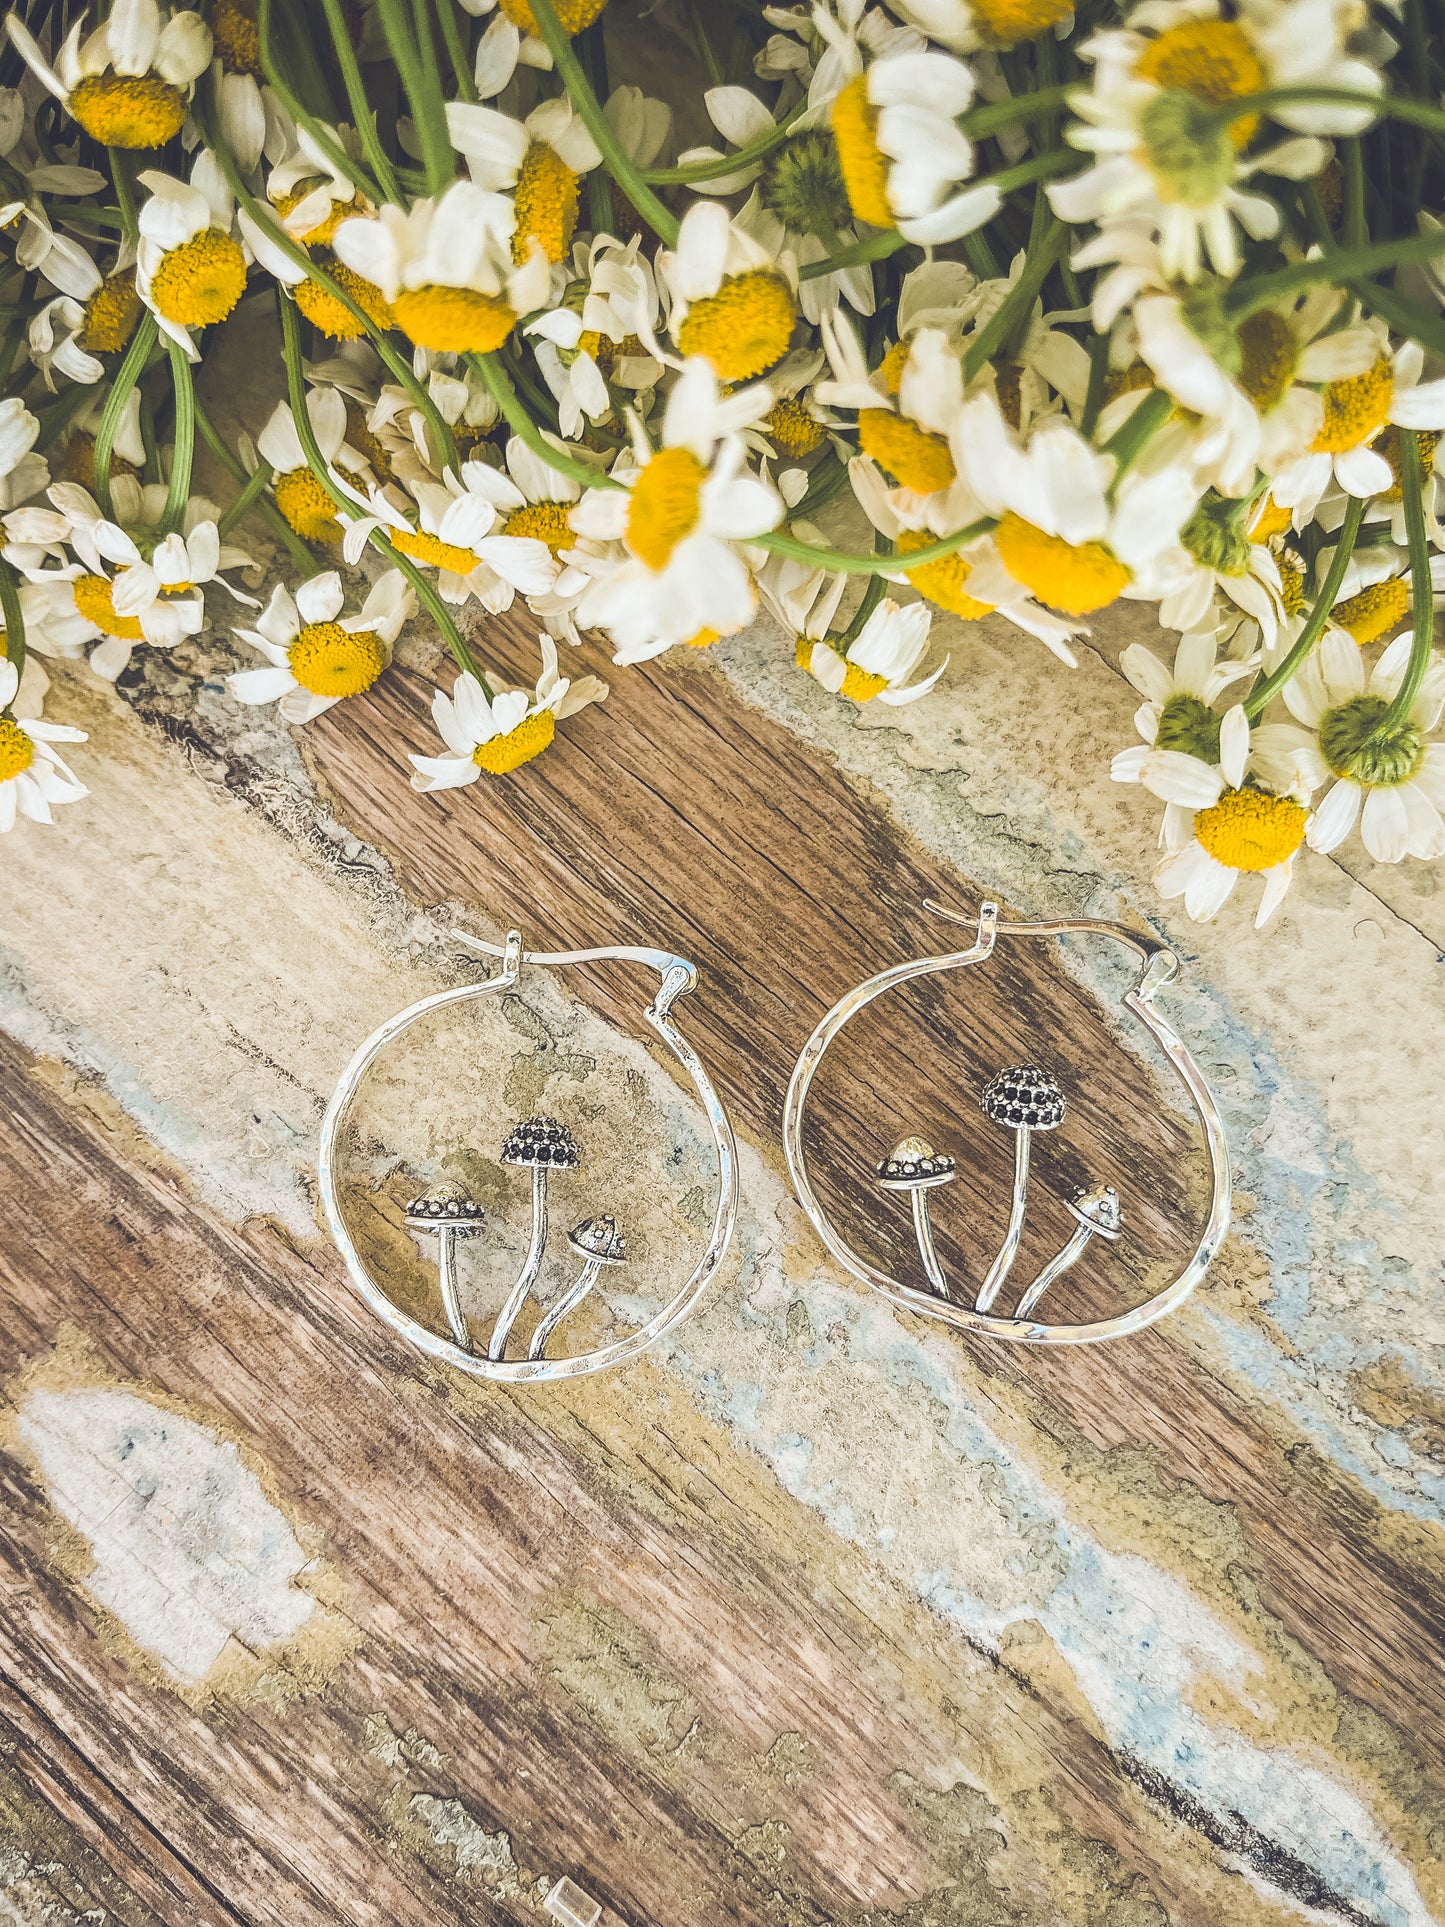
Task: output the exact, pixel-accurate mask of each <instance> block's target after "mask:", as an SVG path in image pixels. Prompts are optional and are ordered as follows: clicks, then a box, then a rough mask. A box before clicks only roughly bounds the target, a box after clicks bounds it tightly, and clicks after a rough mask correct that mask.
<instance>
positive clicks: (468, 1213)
mask: <svg viewBox="0 0 1445 1927" xmlns="http://www.w3.org/2000/svg"><path fill="white" fill-rule="evenodd" d="M486 1222H487V1214H486V1210H485V1208H484V1207H483V1206H482V1205H480V1204H478V1203H477V1201H476V1199H475V1198H473V1197H472V1196H471V1195H470V1193H469V1192H467V1191H466V1190H464V1189H463V1187H462V1186H461V1185H459V1184H436V1185H433V1186H432V1188H431V1190H430V1191H425V1192H423V1193H422V1195H421V1197H419V1198H413V1199H412V1201H411V1203H410V1204H409V1205H408V1206H407V1207H406V1223H407V1226H408V1228H409V1229H410V1230H412V1231H429V1232H432V1233H433V1234H434V1235H435V1237H436V1240H437V1272H438V1276H439V1279H440V1283H441V1294H442V1309H443V1310H444V1311H445V1312H446V1315H447V1325H448V1327H449V1328H450V1330H451V1334H452V1337H453V1338H454V1339H455V1340H456V1342H457V1344H458V1345H460V1346H461V1348H462V1350H463V1351H470V1350H471V1348H472V1335H471V1332H470V1331H469V1330H468V1329H467V1321H466V1316H465V1314H464V1313H463V1311H462V1306H461V1299H460V1298H459V1296H458V1294H457V1263H456V1251H455V1248H454V1247H455V1243H456V1240H457V1239H458V1238H475V1237H476V1236H477V1235H478V1234H479V1233H480V1232H481V1231H483V1230H485V1229H486Z"/></svg>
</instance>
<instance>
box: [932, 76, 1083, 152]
mask: <svg viewBox="0 0 1445 1927" xmlns="http://www.w3.org/2000/svg"><path fill="white" fill-rule="evenodd" d="M1071 92H1072V89H1071V88H1069V87H1043V88H1040V89H1039V91H1038V92H1037V93H1030V94H1015V95H1014V96H1012V97H1011V98H1010V99H1008V100H995V101H990V102H989V103H988V104H987V105H986V106H983V107H975V108H974V109H973V111H972V112H971V113H968V114H965V115H964V117H963V119H962V120H961V121H960V122H959V123H958V124H959V126H960V127H961V128H962V129H963V131H964V133H965V134H967V135H968V136H969V138H970V139H971V140H976V141H981V140H985V139H987V137H988V136H989V135H990V134H996V133H997V132H998V130H999V129H1000V128H1001V127H1012V126H1013V125H1014V124H1015V123H1016V122H1017V121H1021V120H1047V119H1048V118H1049V116H1050V115H1051V114H1056V113H1058V111H1059V109H1060V108H1061V107H1064V106H1067V104H1068V99H1069V95H1070V93H1071Z"/></svg>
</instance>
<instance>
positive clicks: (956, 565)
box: [898, 529, 993, 622]
mask: <svg viewBox="0 0 1445 1927" xmlns="http://www.w3.org/2000/svg"><path fill="white" fill-rule="evenodd" d="M932 541H933V537H932V536H931V535H926V534H924V533H923V532H922V531H921V530H917V529H903V530H901V531H900V533H899V536H898V547H899V549H900V550H901V551H902V552H903V553H904V554H905V555H906V554H907V553H908V551H909V550H910V549H923V548H927V547H928V545H929V544H930V543H931V542H932ZM972 573H973V570H972V567H971V566H970V564H969V563H967V562H965V561H964V559H963V557H962V556H961V555H960V554H959V553H958V551H957V549H955V550H954V552H953V554H952V555H945V556H944V557H943V558H942V559H941V560H940V561H938V562H925V563H923V564H922V565H921V566H920V567H919V568H916V569H905V570H904V574H905V575H906V576H907V577H908V580H909V581H910V582H911V583H912V584H913V586H914V588H915V589H917V591H918V593H919V594H920V595H924V596H927V597H928V600H929V601H930V602H932V603H936V604H937V606H938V607H939V608H940V609H947V611H948V612H949V614H950V615H954V616H962V617H963V619H964V621H965V622H978V621H979V620H981V618H982V617H984V616H987V615H992V613H993V604H992V603H991V602H976V601H975V600H974V598H973V597H972V596H971V595H967V594H965V593H964V587H963V585H964V583H965V582H967V580H968V578H969V576H970V575H972Z"/></svg>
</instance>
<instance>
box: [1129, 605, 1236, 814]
mask: <svg viewBox="0 0 1445 1927" xmlns="http://www.w3.org/2000/svg"><path fill="white" fill-rule="evenodd" d="M1218 654H1219V645H1218V641H1217V639H1216V637H1215V636H1214V635H1213V634H1207V633H1204V632H1198V633H1196V634H1193V635H1187V636H1183V637H1181V638H1180V642H1179V647H1178V649H1177V651H1176V652H1175V656H1174V667H1173V669H1172V670H1171V669H1168V668H1166V667H1165V665H1164V664H1163V663H1162V662H1160V660H1159V658H1158V657H1157V656H1156V655H1155V654H1154V652H1153V650H1152V649H1146V648H1144V647H1143V645H1142V644H1140V643H1132V644H1131V645H1130V646H1129V648H1127V649H1126V650H1125V651H1124V653H1123V655H1122V656H1121V657H1120V659H1119V667H1120V668H1121V669H1122V670H1123V672H1124V674H1125V675H1126V676H1127V677H1128V678H1129V681H1130V682H1131V683H1132V684H1133V685H1134V687H1135V688H1136V689H1137V690H1138V691H1139V693H1140V695H1141V696H1143V698H1144V701H1143V703H1142V704H1141V705H1140V707H1139V708H1138V709H1137V710H1136V711H1135V712H1134V727H1135V728H1136V729H1137V730H1138V732H1139V734H1140V736H1141V737H1142V738H1143V743H1142V744H1140V745H1136V746H1135V747H1134V748H1132V749H1124V750H1120V752H1119V754H1118V755H1117V756H1116V757H1115V758H1114V760H1113V763H1112V764H1111V765H1110V771H1109V773H1110V775H1111V776H1112V777H1113V779H1114V781H1115V782H1116V783H1140V784H1142V785H1143V787H1144V788H1145V789H1146V790H1148V791H1149V793H1150V794H1151V795H1152V796H1157V797H1158V798H1159V799H1160V801H1161V802H1164V803H1167V804H1169V805H1170V806H1171V808H1172V809H1174V810H1185V811H1189V812H1193V811H1195V810H1200V809H1207V808H1209V807H1210V805H1212V804H1214V803H1217V802H1218V801H1219V798H1220V795H1221V793H1222V792H1223V791H1224V790H1225V788H1226V787H1227V788H1230V789H1239V788H1240V787H1241V785H1242V784H1243V782H1244V779H1245V775H1246V772H1247V771H1248V768H1249V756H1250V728H1249V718H1248V717H1247V716H1246V715H1245V713H1244V709H1243V707H1242V706H1241V705H1240V704H1238V703H1235V704H1234V705H1233V706H1232V707H1231V708H1229V709H1228V710H1226V711H1225V712H1224V714H1223V715H1221V714H1220V713H1219V711H1218V710H1217V709H1216V708H1215V704H1216V703H1217V702H1218V700H1219V698H1220V697H1221V696H1222V695H1223V694H1224V692H1225V690H1226V689H1228V688H1229V687H1230V685H1231V684H1232V683H1235V682H1238V681H1239V680H1240V678H1241V677H1245V676H1250V677H1252V676H1253V674H1254V671H1255V666H1256V662H1255V660H1254V659H1252V660H1250V661H1248V662H1236V661H1225V662H1220V661H1219V660H1218ZM1175 827H1176V826H1174V825H1172V824H1171V823H1169V822H1167V821H1166V824H1165V832H1164V834H1165V838H1166V840H1173V839H1172V837H1171V830H1172V829H1174V828H1175Z"/></svg>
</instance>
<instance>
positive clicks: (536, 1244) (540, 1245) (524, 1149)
mask: <svg viewBox="0 0 1445 1927" xmlns="http://www.w3.org/2000/svg"><path fill="white" fill-rule="evenodd" d="M581 1162H582V1153H581V1152H580V1151H579V1150H578V1148H577V1140H576V1138H575V1137H573V1135H572V1133H571V1132H570V1131H569V1130H568V1129H567V1126H566V1125H565V1124H559V1123H558V1122H557V1120H556V1118H555V1117H529V1118H526V1119H524V1120H523V1122H522V1123H520V1124H514V1125H513V1126H512V1128H511V1130H510V1131H508V1133H507V1136H506V1141H505V1142H504V1143H503V1145H502V1163H503V1164H516V1165H520V1166H521V1167H522V1169H523V1170H524V1171H530V1172H531V1173H532V1238H531V1242H530V1244H529V1245H528V1247H527V1257H526V1262H525V1263H524V1264H523V1266H522V1269H521V1272H520V1274H519V1275H518V1278H517V1281H516V1283H515V1284H514V1285H513V1286H512V1289H511V1290H510V1291H509V1292H508V1293H507V1297H506V1302H505V1303H504V1304H503V1306H502V1309H501V1310H500V1311H499V1312H498V1313H497V1322H496V1324H495V1325H493V1327H492V1335H491V1337H490V1338H489V1339H488V1340H487V1357H488V1358H505V1357H506V1355H507V1339H508V1337H509V1335H510V1333H511V1330H512V1327H513V1325H514V1324H515V1323H516V1322H517V1314H518V1312H520V1311H521V1309H522V1307H523V1305H524V1304H525V1303H526V1302H527V1294H528V1292H529V1291H531V1289H532V1287H533V1285H535V1284H536V1282H537V1275H538V1273H539V1272H540V1271H541V1269H542V1259H543V1257H544V1256H545V1254H546V1250H547V1173H548V1172H549V1171H575V1170H576V1169H577V1167H578V1165H579V1164H580V1163H581Z"/></svg>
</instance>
